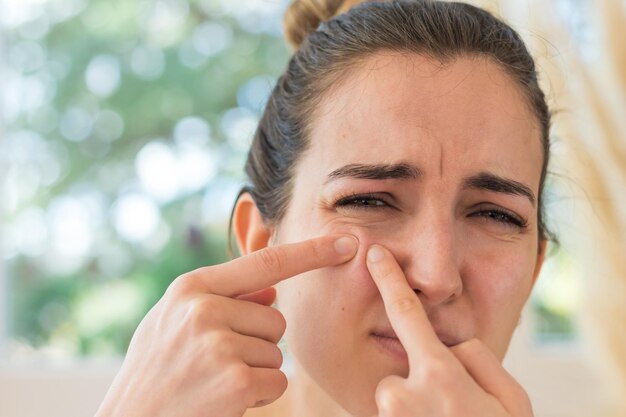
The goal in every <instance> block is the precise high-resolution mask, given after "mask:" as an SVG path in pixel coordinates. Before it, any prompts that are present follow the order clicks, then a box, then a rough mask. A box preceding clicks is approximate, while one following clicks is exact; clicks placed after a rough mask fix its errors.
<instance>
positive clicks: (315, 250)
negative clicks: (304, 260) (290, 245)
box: [308, 240, 327, 260]
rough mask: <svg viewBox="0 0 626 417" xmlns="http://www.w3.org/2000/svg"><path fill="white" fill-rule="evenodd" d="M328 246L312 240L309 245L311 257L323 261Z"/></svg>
mask: <svg viewBox="0 0 626 417" xmlns="http://www.w3.org/2000/svg"><path fill="white" fill-rule="evenodd" d="M326 245H327V244H325V243H323V242H320V241H319V240H310V241H309V245H308V246H309V247H308V252H309V256H311V257H312V258H313V259H319V260H323V259H324V258H325V254H326V251H325V249H326Z"/></svg>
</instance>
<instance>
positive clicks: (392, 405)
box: [375, 377, 403, 415]
mask: <svg viewBox="0 0 626 417" xmlns="http://www.w3.org/2000/svg"><path fill="white" fill-rule="evenodd" d="M402 390H403V388H402V386H401V385H400V384H398V381H397V380H396V379H395V378H391V377H387V378H385V379H383V380H382V381H380V382H379V384H378V387H377V388H376V393H375V398H376V404H377V405H378V409H379V411H380V412H381V413H383V414H385V415H393V414H395V413H396V412H397V410H400V409H401V408H402V404H403V400H402V395H401V393H402Z"/></svg>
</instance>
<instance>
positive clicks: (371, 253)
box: [367, 244, 385, 263]
mask: <svg viewBox="0 0 626 417" xmlns="http://www.w3.org/2000/svg"><path fill="white" fill-rule="evenodd" d="M384 257H385V251H384V249H383V247H382V246H380V245H376V244H374V245H372V246H370V247H369V249H368V250H367V261H368V262H370V263H376V262H379V261H381V260H382V259H383V258H384Z"/></svg>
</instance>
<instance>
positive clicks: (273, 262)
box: [257, 248, 285, 273]
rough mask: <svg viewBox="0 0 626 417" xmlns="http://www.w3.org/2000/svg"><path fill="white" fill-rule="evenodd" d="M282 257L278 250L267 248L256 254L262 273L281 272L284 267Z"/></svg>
mask: <svg viewBox="0 0 626 417" xmlns="http://www.w3.org/2000/svg"><path fill="white" fill-rule="evenodd" d="M283 258H284V255H283V254H282V252H281V251H280V250H279V249H275V248H268V249H264V250H261V251H259V252H257V259H258V265H259V268H261V270H262V271H263V272H266V273H272V272H275V271H280V270H282V268H283V266H284V263H285V262H284V259H283Z"/></svg>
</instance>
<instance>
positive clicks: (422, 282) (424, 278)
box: [398, 215, 463, 307]
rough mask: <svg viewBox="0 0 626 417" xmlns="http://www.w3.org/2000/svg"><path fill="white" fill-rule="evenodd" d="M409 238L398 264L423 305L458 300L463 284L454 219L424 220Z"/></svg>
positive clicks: (416, 223) (426, 217)
mask: <svg viewBox="0 0 626 417" xmlns="http://www.w3.org/2000/svg"><path fill="white" fill-rule="evenodd" d="M409 234H410V236H409V237H408V239H406V241H405V242H406V243H407V245H406V247H404V248H403V254H402V255H401V257H400V258H401V259H398V261H399V262H400V266H402V268H403V270H404V273H405V275H406V277H407V280H408V282H409V284H410V285H411V286H412V287H413V289H414V290H415V291H416V293H418V295H419V296H420V299H421V300H422V303H424V304H425V306H431V307H433V306H437V305H440V304H446V303H449V302H451V301H452V300H454V299H456V298H458V297H459V296H460V295H461V293H462V291H463V280H462V278H461V273H460V264H461V256H460V253H459V251H460V248H459V244H458V242H457V240H458V239H457V238H456V230H455V226H454V219H453V218H450V219H446V218H444V217H443V216H440V217H437V216H434V215H433V216H425V217H424V218H422V219H420V221H417V222H415V226H414V227H412V228H411V231H410V233H409Z"/></svg>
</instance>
